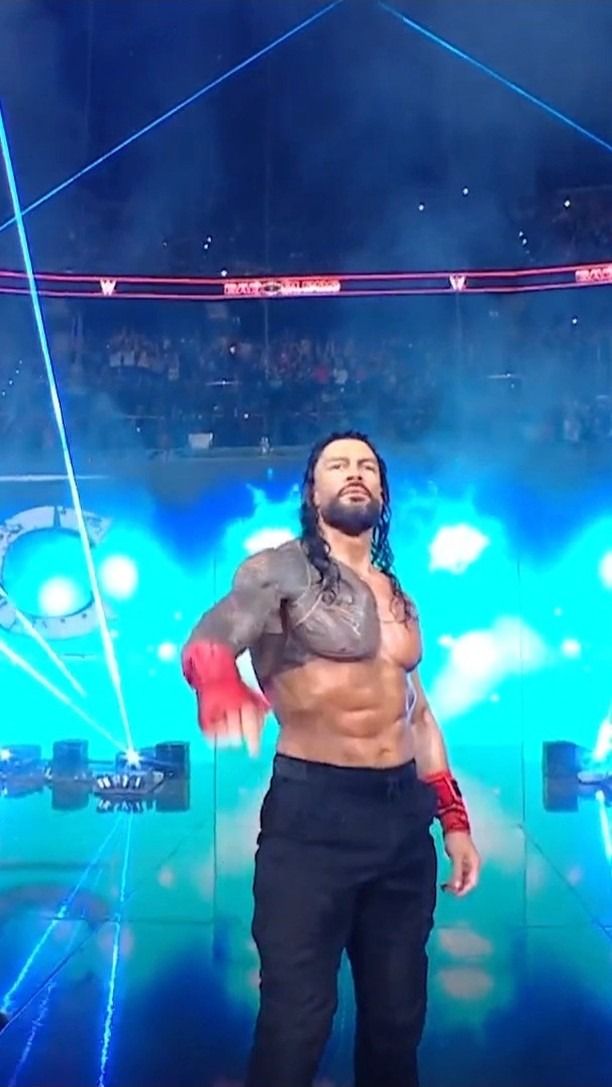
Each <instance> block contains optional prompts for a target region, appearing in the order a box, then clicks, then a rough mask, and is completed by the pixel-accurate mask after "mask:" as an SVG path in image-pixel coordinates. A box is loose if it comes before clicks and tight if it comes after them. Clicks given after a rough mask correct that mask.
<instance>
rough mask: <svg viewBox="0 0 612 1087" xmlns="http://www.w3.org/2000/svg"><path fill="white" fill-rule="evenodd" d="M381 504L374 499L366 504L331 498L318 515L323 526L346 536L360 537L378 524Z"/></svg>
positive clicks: (370, 499)
mask: <svg viewBox="0 0 612 1087" xmlns="http://www.w3.org/2000/svg"><path fill="white" fill-rule="evenodd" d="M380 512H381V504H380V502H378V501H377V499H376V498H369V499H368V501H367V502H347V501H345V500H343V499H342V498H332V499H331V501H329V502H328V503H327V504H326V505H325V506H321V507H320V510H319V513H320V516H321V520H322V521H323V523H324V524H326V525H329V527H330V528H336V529H338V531H339V532H344V534H345V535H346V536H361V534H362V533H363V532H369V530H370V529H372V528H374V526H375V525H377V524H378V521H379V519H380Z"/></svg>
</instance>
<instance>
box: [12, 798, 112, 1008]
mask: <svg viewBox="0 0 612 1087" xmlns="http://www.w3.org/2000/svg"><path fill="white" fill-rule="evenodd" d="M118 823H119V820H118V819H116V820H115V822H114V824H113V826H112V827H111V829H110V830H109V832H108V834H107V835H106V838H105V839H104V841H103V842H102V844H101V845H100V846H99V848H98V850H97V851H96V853H95V855H94V856H93V857H92V859H91V861H90V862H89V864H88V865H87V867H86V868H85V870H84V872H83V874H82V875H81V877H80V879H79V880H78V882H77V883H76V884H75V886H74V887H73V889H72V890H71V892H70V894H69V895H68V896H67V897H66V899H65V901H64V903H63V904H62V906H61V907H60V909H59V910H58V912H57V915H56V916H55V917H54V918H53V919H52V920H51V921H50V922H49V924H48V925H47V927H46V929H45V931H44V932H43V934H42V936H41V937H40V939H39V940H38V941H37V943H36V944H35V946H34V948H33V949H32V951H31V952H30V954H29V955H28V957H27V959H26V961H25V963H24V964H23V966H22V968H21V970H20V971H19V974H18V975H17V977H16V979H15V981H14V982H13V984H12V985H11V987H10V989H8V991H7V992H6V994H5V996H4V1000H3V1001H2V1011H3V1013H4V1014H10V1012H11V1010H12V1007H13V1001H14V998H15V994H16V992H17V990H18V989H19V988H20V986H21V985H23V982H24V981H25V979H26V978H27V977H28V975H29V973H30V971H31V970H32V967H33V966H34V963H35V962H36V960H37V958H38V957H39V955H40V954H41V952H42V950H43V948H44V947H45V944H46V943H47V941H48V940H49V939H50V937H51V936H52V934H53V933H54V931H55V929H56V928H57V926H58V925H59V923H60V921H64V920H65V918H66V915H67V913H68V910H69V909H70V907H71V905H72V903H73V902H74V900H75V898H76V896H77V895H78V893H79V891H80V890H81V887H82V886H83V884H84V883H85V880H86V879H87V877H88V876H89V874H90V872H91V871H92V870H93V868H94V867H95V865H96V864H97V863H98V861H99V860H100V857H101V856H102V853H103V852H104V850H105V849H106V847H107V846H108V844H109V843H110V840H111V838H112V837H113V835H114V834H115V831H116V830H117V826H118Z"/></svg>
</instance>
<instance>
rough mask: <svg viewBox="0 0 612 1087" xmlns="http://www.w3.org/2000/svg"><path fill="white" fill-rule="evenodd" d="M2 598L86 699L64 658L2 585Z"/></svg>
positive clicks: (25, 628)
mask: <svg viewBox="0 0 612 1087" xmlns="http://www.w3.org/2000/svg"><path fill="white" fill-rule="evenodd" d="M0 597H2V599H4V600H6V601H7V602H8V603H9V604H10V606H11V608H12V609H13V611H14V612H15V615H16V616H17V618H18V620H19V622H20V623H21V625H22V627H23V629H24V630H25V632H26V634H29V635H30V637H31V638H33V639H34V641H35V642H36V643H37V644H38V645H39V646H40V648H41V649H42V650H43V651H44V652H45V653H46V654H47V656H48V657H49V660H51V661H53V663H54V665H55V666H56V668H59V670H60V672H61V673H62V675H63V676H65V678H66V679H67V680H68V682H69V683H70V684H71V686H72V687H73V688H74V690H75V691H77V692H78V693H79V694H80V695H82V696H83V697H85V691H84V690H83V688H82V686H81V684H80V683H79V681H78V679H75V677H74V676H73V674H72V672H71V671H70V669H69V668H67V667H66V665H65V664H64V662H63V660H62V658H61V657H59V656H58V654H57V653H56V652H55V650H54V649H53V647H52V646H51V645H49V642H48V641H47V639H46V638H43V636H42V634H41V633H40V631H38V630H37V629H36V627H35V626H34V624H33V623H32V622H30V620H29V619H28V617H27V615H24V613H23V612H22V611H20V610H19V608H17V607H16V606H15V604H13V603H12V601H11V599H10V597H9V595H8V593H7V592H6V589H4V588H3V587H2V585H0Z"/></svg>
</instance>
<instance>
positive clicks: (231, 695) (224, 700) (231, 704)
mask: <svg viewBox="0 0 612 1087" xmlns="http://www.w3.org/2000/svg"><path fill="white" fill-rule="evenodd" d="M182 664H183V675H184V676H185V679H186V680H187V682H188V684H189V686H190V687H193V689H194V690H195V692H196V694H197V697H198V720H199V722H200V727H201V728H202V730H203V731H204V732H214V731H215V724H216V723H217V722H218V721H219V720H220V719H221V718H223V717H224V716H225V715H227V714H230V713H235V712H239V711H240V710H242V709H244V708H245V707H246V706H254V707H255V708H256V709H257V710H262V711H264V712H267V711H268V710H269V708H270V704H269V702H268V700H267V699H266V698H264V696H263V695H262V694H259V692H258V691H252V690H251V688H250V687H249V686H248V685H247V684H246V683H245V682H244V680H243V679H242V677H241V675H240V672H239V671H238V668H237V666H236V661H235V659H234V655H233V653H232V651H231V649H229V648H228V647H227V646H225V645H219V644H218V643H216V642H193V643H192V644H191V645H188V646H187V647H186V648H185V649H184V650H183V656H182Z"/></svg>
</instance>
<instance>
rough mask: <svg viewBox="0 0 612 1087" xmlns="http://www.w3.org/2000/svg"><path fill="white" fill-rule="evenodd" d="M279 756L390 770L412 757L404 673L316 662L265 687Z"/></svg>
mask: <svg viewBox="0 0 612 1087" xmlns="http://www.w3.org/2000/svg"><path fill="white" fill-rule="evenodd" d="M266 693H267V694H268V697H269V698H270V700H271V702H272V705H273V708H274V712H275V713H276V716H277V718H278V720H279V722H280V726H281V733H280V737H279V741H278V745H277V750H278V752H279V754H283V755H290V756H292V757H293V758H300V759H307V760H308V761H311V762H323V763H328V764H331V765H334V766H364V767H365V766H368V767H379V768H385V767H392V766H399V765H401V764H402V763H405V762H409V761H410V759H412V758H414V745H413V739H412V730H411V728H410V724H409V722H408V720H407V717H406V674H405V671H404V669H403V668H401V667H399V666H398V665H397V664H394V663H393V662H391V661H389V660H386V659H384V658H379V659H377V660H374V661H355V662H340V661H327V660H321V659H319V660H315V661H310V662H309V663H308V664H305V665H303V666H302V667H299V668H296V669H292V670H291V671H288V672H284V673H282V674H280V675H278V676H275V677H274V678H273V679H271V680H270V681H268V683H267V684H266Z"/></svg>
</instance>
